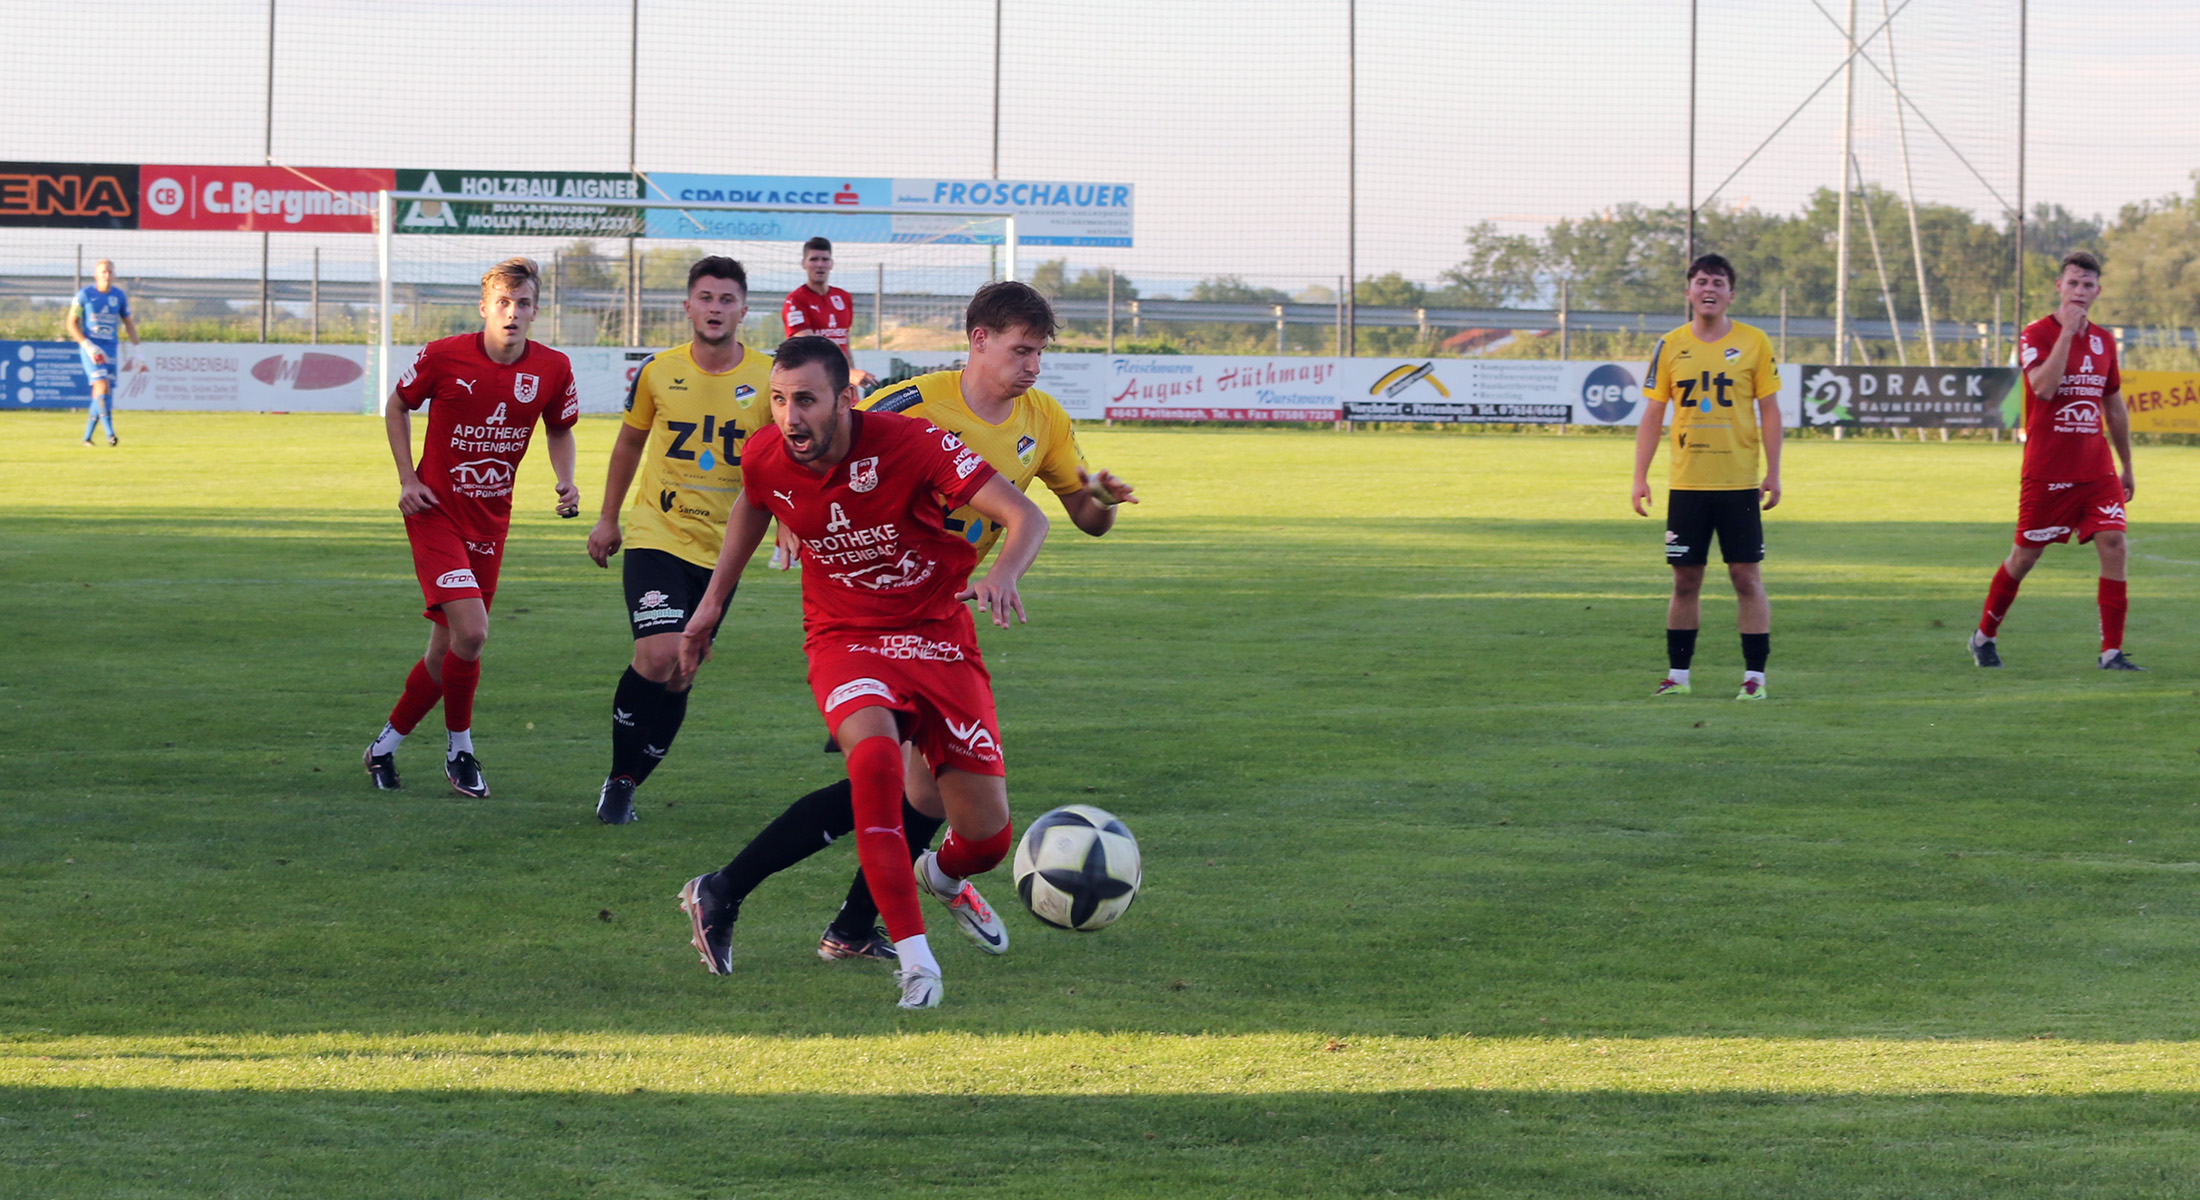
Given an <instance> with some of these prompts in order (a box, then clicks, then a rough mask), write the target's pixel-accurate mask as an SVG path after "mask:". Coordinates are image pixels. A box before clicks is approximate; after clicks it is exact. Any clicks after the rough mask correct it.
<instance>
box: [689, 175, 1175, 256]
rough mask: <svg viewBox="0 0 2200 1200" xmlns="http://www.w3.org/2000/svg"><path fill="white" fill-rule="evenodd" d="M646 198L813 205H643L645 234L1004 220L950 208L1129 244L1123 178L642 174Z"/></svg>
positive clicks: (954, 226)
mask: <svg viewBox="0 0 2200 1200" xmlns="http://www.w3.org/2000/svg"><path fill="white" fill-rule="evenodd" d="M648 179H649V188H648V195H649V198H650V199H652V200H693V201H698V202H702V203H709V204H768V205H787V206H789V207H799V208H808V207H811V206H815V207H816V208H817V209H818V211H817V212H815V213H734V212H708V211H703V212H698V211H694V210H683V209H661V208H660V209H650V210H648V229H649V236H650V237H661V238H681V237H687V238H711V237H723V238H742V239H748V240H755V241H787V242H800V241H805V240H807V239H809V238H812V237H828V238H832V239H833V240H834V241H846V242H951V243H959V244H963V245H990V244H994V243H998V242H999V241H1001V240H1002V230H1001V227H1000V226H999V225H998V224H996V223H993V222H989V221H985V220H983V219H982V218H976V219H974V218H971V217H967V216H956V215H948V214H951V213H968V212H972V211H977V212H999V213H1001V214H1002V215H1004V216H1006V215H1009V214H1011V213H1013V214H1014V215H1015V217H1016V240H1017V241H1018V242H1021V243H1022V244H1024V245H1027V246H1128V245H1130V244H1131V202H1132V191H1133V189H1132V187H1131V185H1129V184H1125V183H1040V182H1033V181H1028V180H1007V179H998V180H996V179H850V178H846V177H842V176H833V175H824V176H802V175H688V174H675V173H672V172H655V173H652V174H650V175H649V176H648ZM888 206H892V207H897V208H919V209H937V210H939V212H940V215H938V216H932V215H927V214H925V213H921V212H919V213H897V214H894V215H892V216H884V215H877V214H867V213H836V212H833V211H831V210H832V209H834V208H855V207H864V208H871V207H878V208H884V207H888Z"/></svg>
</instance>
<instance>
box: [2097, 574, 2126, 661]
mask: <svg viewBox="0 0 2200 1200" xmlns="http://www.w3.org/2000/svg"><path fill="white" fill-rule="evenodd" d="M2100 600H2101V653H2103V654H2106V653H2108V652H2109V651H2111V650H2121V649H2123V648H2124V613H2125V611H2126V610H2127V609H2128V608H2129V607H2130V606H2129V605H2128V604H2127V603H2126V601H2125V587H2124V581H2123V580H2121V579H2103V580H2101V590H2100Z"/></svg>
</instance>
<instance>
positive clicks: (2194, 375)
mask: <svg viewBox="0 0 2200 1200" xmlns="http://www.w3.org/2000/svg"><path fill="white" fill-rule="evenodd" d="M2124 407H2125V408H2127V409H2129V410H2131V431H2132V432H2133V433H2200V371H2126V372H2124Z"/></svg>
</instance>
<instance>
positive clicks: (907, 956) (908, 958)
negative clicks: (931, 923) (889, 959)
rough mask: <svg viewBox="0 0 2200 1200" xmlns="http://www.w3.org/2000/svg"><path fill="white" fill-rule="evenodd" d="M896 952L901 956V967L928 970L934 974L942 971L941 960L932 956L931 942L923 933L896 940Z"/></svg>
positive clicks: (911, 969) (903, 968)
mask: <svg viewBox="0 0 2200 1200" xmlns="http://www.w3.org/2000/svg"><path fill="white" fill-rule="evenodd" d="M894 953H895V954H897V955H900V956H901V969H902V970H904V971H927V972H930V973H931V974H934V975H937V974H939V973H940V961H939V960H938V959H936V958H934V957H932V946H931V943H929V942H926V941H925V940H924V935H923V934H921V933H920V934H918V935H917V936H915V937H906V938H903V939H901V940H900V941H898V942H895V943H894Z"/></svg>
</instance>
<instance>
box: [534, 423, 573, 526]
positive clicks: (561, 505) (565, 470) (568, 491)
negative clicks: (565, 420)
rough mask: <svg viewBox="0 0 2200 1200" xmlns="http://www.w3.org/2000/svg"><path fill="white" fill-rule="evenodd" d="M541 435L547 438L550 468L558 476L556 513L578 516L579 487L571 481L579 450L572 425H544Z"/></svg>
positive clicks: (562, 515)
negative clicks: (575, 443)
mask: <svg viewBox="0 0 2200 1200" xmlns="http://www.w3.org/2000/svg"><path fill="white" fill-rule="evenodd" d="M542 436H543V437H545V438H547V439H549V442H550V470H551V471H553V472H555V473H556V475H557V477H558V515H559V516H561V517H574V516H579V515H580V511H581V489H580V486H579V485H578V484H576V483H574V482H573V465H574V463H575V462H576V461H577V460H578V458H579V450H578V448H577V447H576V446H575V445H574V438H573V427H572V426H571V425H550V426H546V427H544V429H543V431H542Z"/></svg>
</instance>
